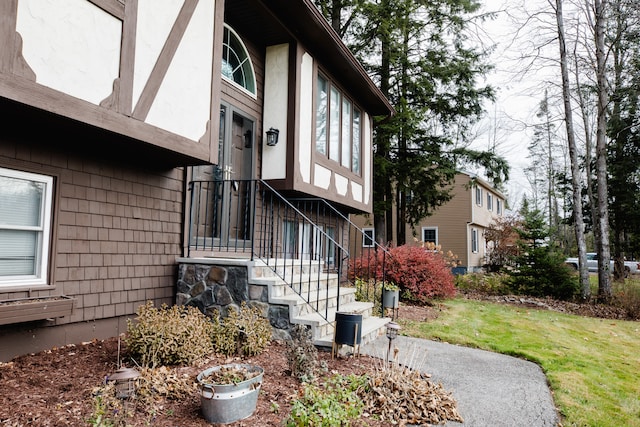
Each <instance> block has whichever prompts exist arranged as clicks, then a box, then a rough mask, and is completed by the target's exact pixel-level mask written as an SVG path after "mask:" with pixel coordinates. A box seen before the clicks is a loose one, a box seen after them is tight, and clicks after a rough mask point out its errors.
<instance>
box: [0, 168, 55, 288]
mask: <svg viewBox="0 0 640 427" xmlns="http://www.w3.org/2000/svg"><path fill="white" fill-rule="evenodd" d="M52 199H53V177H50V176H46V175H39V174H34V173H28V172H20V171H15V170H11V169H4V168H0V287H1V286H21V285H25V286H33V285H44V284H47V280H48V276H47V274H48V263H49V250H50V246H51V209H52Z"/></svg>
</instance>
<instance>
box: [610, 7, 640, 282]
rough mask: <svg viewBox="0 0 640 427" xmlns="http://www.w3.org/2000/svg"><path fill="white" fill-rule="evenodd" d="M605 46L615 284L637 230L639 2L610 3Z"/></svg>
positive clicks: (639, 190) (639, 188)
mask: <svg viewBox="0 0 640 427" xmlns="http://www.w3.org/2000/svg"><path fill="white" fill-rule="evenodd" d="M610 5H611V7H610V13H608V17H609V18H608V20H607V22H608V25H607V29H606V39H605V42H606V44H607V45H608V46H610V52H611V53H610V57H611V61H610V67H611V72H610V74H611V76H612V78H610V79H609V80H610V81H611V84H612V90H611V100H610V108H609V121H608V129H607V134H608V137H609V141H610V143H609V144H608V153H607V155H608V164H609V200H610V202H609V208H610V222H611V248H612V253H613V258H614V259H615V261H616V263H615V268H614V278H616V279H617V280H623V279H624V258H625V255H627V254H628V252H629V251H633V250H634V249H636V250H637V248H635V247H634V246H635V245H634V243H635V239H634V237H635V235H636V234H637V230H638V227H639V226H640V198H638V194H639V193H640V164H639V163H638V161H637V159H638V157H639V155H640V135H639V134H638V128H637V123H639V122H640V112H639V107H640V89H639V88H640V86H639V84H640V57H639V54H640V42H639V40H638V38H639V37H640V11H638V2H637V1H632V0H631V1H630V0H611V2H610Z"/></svg>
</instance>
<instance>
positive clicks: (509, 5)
mask: <svg viewBox="0 0 640 427" xmlns="http://www.w3.org/2000/svg"><path fill="white" fill-rule="evenodd" d="M483 3H484V8H483V10H484V11H490V12H495V13H496V18H495V19H492V20H487V21H486V22H485V23H484V25H482V27H481V28H480V29H478V30H477V33H476V36H477V38H478V42H479V43H482V44H483V45H485V46H487V45H495V49H494V51H493V53H492V55H491V57H490V62H491V63H493V64H494V67H495V69H494V70H493V72H491V74H490V75H488V76H487V83H489V84H490V85H492V86H493V87H494V89H495V90H496V101H495V103H487V104H486V110H487V114H486V117H485V118H484V119H483V120H482V121H481V123H479V125H478V127H477V131H476V138H475V140H474V141H473V143H472V145H471V147H472V148H477V149H484V150H486V149H490V148H492V147H493V148H495V150H496V152H497V154H499V155H501V156H503V157H504V158H506V159H507V161H508V162H509V165H510V167H511V171H510V179H509V182H507V184H506V186H505V188H504V190H505V193H506V195H507V196H508V204H509V207H510V208H511V209H517V208H518V207H519V204H520V202H521V200H522V197H523V195H525V194H526V193H527V192H528V191H530V186H529V182H528V181H527V179H526V177H525V174H524V169H525V168H526V167H527V166H528V165H529V163H530V162H529V159H528V158H527V156H528V151H527V146H528V145H529V143H530V141H531V139H532V135H533V129H532V126H533V125H534V124H535V123H536V122H537V119H536V112H537V110H538V105H539V104H540V101H542V99H543V96H544V82H545V81H549V80H551V81H553V80H557V79H559V77H560V75H559V70H557V69H553V68H549V69H547V68H544V69H537V70H535V71H532V70H531V68H529V65H530V61H529V60H527V59H525V60H523V59H522V57H523V56H526V54H527V52H528V51H531V46H532V44H531V42H530V40H531V39H532V38H533V39H535V38H536V37H539V39H538V40H536V41H538V42H540V41H542V40H544V38H545V36H544V34H539V33H538V32H536V31H537V30H534V29H533V27H532V26H530V25H525V26H522V25H520V24H516V23H514V22H513V20H514V15H515V13H516V11H515V7H514V5H515V4H516V3H518V1H506V2H505V1H503V0H484V1H483ZM525 4H526V5H527V8H528V9H529V10H531V9H533V8H540V7H548V2H547V1H546V0H529V1H528V2H526V3H525ZM516 20H517V21H518V22H521V20H520V19H516ZM532 25H533V24H532ZM532 32H535V35H534V36H532V35H531V34H532ZM515 34H517V35H518V36H517V37H516V36H515ZM554 48H555V50H557V44H556V43H554V42H553V41H552V42H551V43H549V45H548V46H547V49H554ZM551 53H555V52H554V51H551ZM525 69H529V71H527V72H524V70H525ZM473 172H478V171H473Z"/></svg>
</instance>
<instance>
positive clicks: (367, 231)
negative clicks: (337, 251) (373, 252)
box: [362, 228, 376, 248]
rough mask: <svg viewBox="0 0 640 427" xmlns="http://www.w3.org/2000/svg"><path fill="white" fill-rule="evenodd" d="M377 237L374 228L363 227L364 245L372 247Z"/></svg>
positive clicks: (364, 246)
mask: <svg viewBox="0 0 640 427" xmlns="http://www.w3.org/2000/svg"><path fill="white" fill-rule="evenodd" d="M375 239H376V231H375V229H373V228H363V229H362V247H363V248H372V247H373V243H374V242H375Z"/></svg>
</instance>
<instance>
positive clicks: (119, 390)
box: [109, 368, 140, 399]
mask: <svg viewBox="0 0 640 427" xmlns="http://www.w3.org/2000/svg"><path fill="white" fill-rule="evenodd" d="M139 376H140V373H139V372H138V371H136V370H135V369H133V368H120V369H118V370H117V371H116V372H115V373H114V374H113V375H111V376H109V381H115V383H116V396H118V397H119V398H120V399H128V398H130V397H133V396H135V394H136V384H135V379H136V378H138V377H139Z"/></svg>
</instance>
